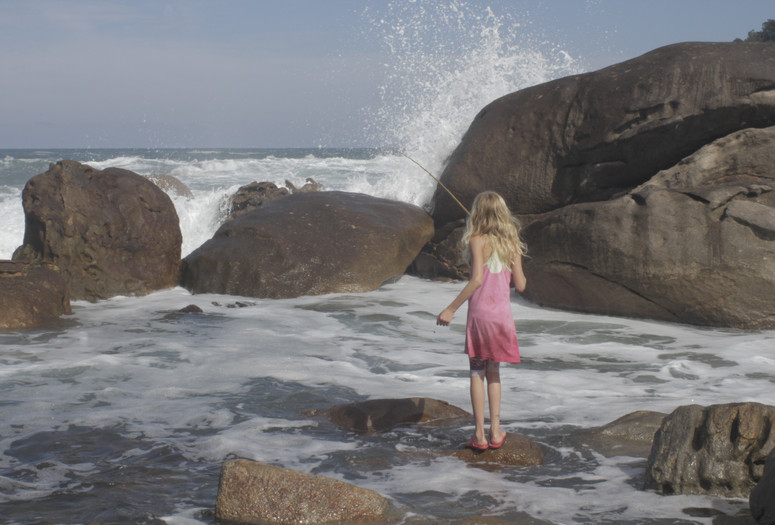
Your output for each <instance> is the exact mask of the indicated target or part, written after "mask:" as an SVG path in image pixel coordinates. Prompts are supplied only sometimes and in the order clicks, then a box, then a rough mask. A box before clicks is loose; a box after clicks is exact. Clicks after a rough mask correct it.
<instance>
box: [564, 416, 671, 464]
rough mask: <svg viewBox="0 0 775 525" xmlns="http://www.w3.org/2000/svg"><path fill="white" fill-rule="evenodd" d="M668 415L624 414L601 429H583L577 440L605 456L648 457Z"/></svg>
mask: <svg viewBox="0 0 775 525" xmlns="http://www.w3.org/2000/svg"><path fill="white" fill-rule="evenodd" d="M666 416H667V414H663V413H661V412H652V411H649V410H640V411H638V412H633V413H631V414H626V415H624V416H622V417H620V418H619V419H617V420H615V421H612V422H611V423H608V424H606V425H603V426H602V427H598V428H592V429H585V430H582V431H580V432H579V433H578V434H577V436H576V437H577V438H579V439H581V440H582V441H584V442H585V443H587V444H588V445H589V446H590V447H592V448H593V449H595V450H596V451H598V452H599V453H601V454H603V455H604V456H606V457H614V456H633V457H644V458H645V457H648V455H649V453H650V452H651V447H652V445H653V443H654V435H655V434H656V432H657V431H658V430H659V428H660V427H661V426H662V422H663V421H664V419H665V417H666Z"/></svg>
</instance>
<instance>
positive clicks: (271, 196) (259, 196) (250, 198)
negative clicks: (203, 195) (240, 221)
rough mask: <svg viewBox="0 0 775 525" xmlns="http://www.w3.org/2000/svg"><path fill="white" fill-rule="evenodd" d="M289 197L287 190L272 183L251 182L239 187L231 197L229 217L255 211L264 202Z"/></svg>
mask: <svg viewBox="0 0 775 525" xmlns="http://www.w3.org/2000/svg"><path fill="white" fill-rule="evenodd" d="M286 195H290V192H289V191H288V189H287V188H279V187H277V184H275V183H274V182H251V183H250V184H246V185H245V186H242V187H240V188H239V189H238V190H237V191H236V193H234V195H232V197H231V201H230V205H229V217H230V218H233V217H237V216H239V215H242V214H243V213H247V212H249V211H251V210H254V209H256V208H257V207H259V206H261V205H262V204H264V203H265V202H269V201H273V200H275V199H277V198H280V197H285V196H286Z"/></svg>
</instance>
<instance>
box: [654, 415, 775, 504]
mask: <svg viewBox="0 0 775 525" xmlns="http://www.w3.org/2000/svg"><path fill="white" fill-rule="evenodd" d="M774 421H775V407H772V406H768V405H762V404H759V403H733V404H727V405H713V406H709V407H701V406H698V405H689V406H683V407H679V408H677V409H676V410H675V411H673V412H672V413H671V414H670V415H669V416H667V417H666V418H665V420H664V422H663V424H662V426H661V428H660V429H659V431H658V432H657V433H656V436H655V438H654V445H653V448H652V449H651V453H650V455H649V459H648V468H647V470H646V482H645V486H646V488H647V489H651V490H656V491H657V492H659V493H661V494H712V495H717V496H723V497H737V498H747V497H749V495H750V494H751V491H752V490H753V488H754V486H755V485H756V483H757V482H758V481H759V480H760V479H761V478H762V477H763V476H764V463H765V460H766V458H767V455H768V454H770V452H771V451H772V450H773V448H775V433H773V432H772V429H773V422H774Z"/></svg>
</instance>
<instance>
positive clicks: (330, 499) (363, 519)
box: [215, 459, 388, 525]
mask: <svg viewBox="0 0 775 525" xmlns="http://www.w3.org/2000/svg"><path fill="white" fill-rule="evenodd" d="M387 511H388V502H387V500H386V499H385V498H384V497H382V496H381V495H379V494H377V493H376V492H374V491H372V490H368V489H364V488H362V487H357V486H355V485H351V484H349V483H344V482H342V481H339V480H335V479H332V478H327V477H324V476H316V475H312V474H306V473H303V472H298V471H295V470H290V469H285V468H280V467H276V466H272V465H268V464H266V463H260V462H256V461H248V460H244V459H236V460H231V461H227V462H226V463H224V464H223V467H222V469H221V480H220V484H219V486H218V497H217V501H216V505H215V515H216V518H217V519H218V520H221V521H226V522H234V523H247V524H257V525H267V524H283V525H285V524H288V525H290V524H297V523H316V524H333V523H345V522H346V523H382V522H383V521H384V520H385V517H386V514H387Z"/></svg>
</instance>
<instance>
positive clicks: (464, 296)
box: [436, 235, 486, 326]
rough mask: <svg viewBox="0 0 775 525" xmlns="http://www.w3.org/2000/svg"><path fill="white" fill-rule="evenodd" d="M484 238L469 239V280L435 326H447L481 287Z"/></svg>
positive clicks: (437, 319) (478, 236) (441, 314)
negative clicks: (459, 309) (458, 310)
mask: <svg viewBox="0 0 775 525" xmlns="http://www.w3.org/2000/svg"><path fill="white" fill-rule="evenodd" d="M485 242H486V240H485V238H484V237H482V236H480V235H475V236H474V237H471V241H470V243H469V247H470V249H471V259H472V260H471V278H470V279H469V280H468V283H467V284H466V286H465V288H463V289H462V290H461V291H460V293H459V294H458V296H457V297H455V300H454V301H452V302H451V303H450V304H449V306H447V307H446V308H445V309H444V310H443V311H442V312H441V313H440V314H439V316H438V317H437V318H436V324H437V325H439V326H448V325H449V323H450V322H451V321H452V317H453V316H454V315H455V312H456V311H457V309H458V308H460V307H461V306H462V305H463V303H465V302H466V301H467V300H468V299H469V298H470V297H471V296H472V295H473V294H474V292H475V291H476V289H477V288H479V287H480V286H481V285H482V279H483V277H484V248H485Z"/></svg>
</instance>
